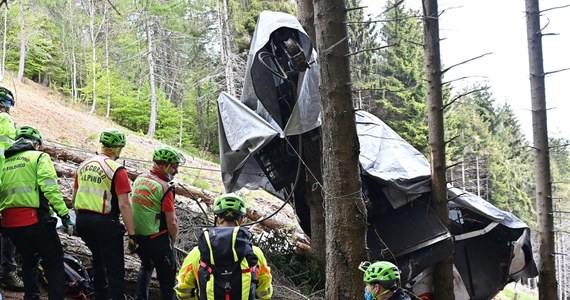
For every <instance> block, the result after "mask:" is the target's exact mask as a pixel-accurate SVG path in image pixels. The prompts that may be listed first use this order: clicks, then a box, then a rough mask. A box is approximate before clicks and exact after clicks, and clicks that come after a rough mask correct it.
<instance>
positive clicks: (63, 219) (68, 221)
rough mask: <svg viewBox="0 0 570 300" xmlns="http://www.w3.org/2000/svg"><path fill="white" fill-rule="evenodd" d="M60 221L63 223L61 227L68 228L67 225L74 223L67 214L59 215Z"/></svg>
mask: <svg viewBox="0 0 570 300" xmlns="http://www.w3.org/2000/svg"><path fill="white" fill-rule="evenodd" d="M61 223H62V224H63V227H65V228H68V227H69V226H75V223H73V221H71V218H70V217H69V215H65V216H63V217H61Z"/></svg>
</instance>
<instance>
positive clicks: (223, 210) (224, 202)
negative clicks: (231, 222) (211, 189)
mask: <svg viewBox="0 0 570 300" xmlns="http://www.w3.org/2000/svg"><path fill="white" fill-rule="evenodd" d="M245 213H246V211H245V202H244V201H243V199H242V198H241V197H240V196H238V195H236V194H225V195H221V196H219V197H218V198H216V201H214V214H215V215H218V216H221V217H223V218H227V219H237V218H238V217H240V216H245Z"/></svg>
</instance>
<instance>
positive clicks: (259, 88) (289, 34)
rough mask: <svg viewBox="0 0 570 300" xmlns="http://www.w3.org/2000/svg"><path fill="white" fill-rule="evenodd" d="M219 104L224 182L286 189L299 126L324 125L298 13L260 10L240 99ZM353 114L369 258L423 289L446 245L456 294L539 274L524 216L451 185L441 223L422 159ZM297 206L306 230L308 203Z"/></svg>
mask: <svg viewBox="0 0 570 300" xmlns="http://www.w3.org/2000/svg"><path fill="white" fill-rule="evenodd" d="M218 114H219V118H218V120H219V121H218V122H219V128H220V160H221V165H222V170H228V171H233V172H223V174H222V179H223V182H224V185H225V188H226V190H227V191H228V192H232V191H236V190H239V189H241V188H243V187H245V188H248V189H257V188H262V189H264V190H266V191H268V192H270V193H272V194H274V195H277V196H279V197H280V198H281V199H285V198H286V195H290V194H291V193H292V192H293V189H294V188H295V186H296V181H297V179H298V178H297V177H299V176H298V170H299V168H301V164H300V159H299V157H298V154H297V153H300V151H299V148H300V147H302V141H301V139H299V135H300V134H302V133H305V132H308V131H311V130H312V129H315V128H318V127H319V126H320V125H321V105H320V95H319V91H318V61H317V53H316V52H315V51H314V50H313V47H312V43H311V40H310V39H309V38H308V36H307V35H306V33H305V31H304V30H303V28H302V26H301V25H300V23H299V22H298V21H297V19H295V17H293V16H291V15H288V14H284V13H277V12H269V11H264V12H262V13H261V14H260V16H259V19H258V23H257V26H256V29H255V32H254V35H253V38H252V43H251V48H250V51H249V55H248V60H247V68H246V76H245V83H244V88H243V93H242V96H241V99H240V100H237V99H236V98H234V97H233V96H232V95H229V94H227V93H222V94H221V95H220V96H219V98H218ZM355 118H356V123H357V133H358V138H359V142H360V157H359V160H360V166H361V170H362V171H361V178H362V193H363V195H364V196H365V197H366V198H368V199H369V200H370V201H371V204H372V205H371V207H370V208H369V209H368V222H369V229H368V234H367V243H368V248H369V249H370V256H371V257H370V258H371V259H372V260H380V259H382V260H390V261H394V260H395V262H396V263H397V264H398V266H399V268H400V269H401V270H402V282H403V284H405V285H406V287H408V288H410V289H411V290H412V291H413V292H414V293H415V294H416V295H422V294H429V292H430V289H431V282H430V280H431V275H430V270H431V267H432V266H433V265H434V264H435V263H437V262H438V261H440V260H441V259H442V258H445V257H448V256H449V255H450V254H451V253H453V259H454V267H455V268H454V269H455V273H456V274H455V275H456V276H455V277H456V280H455V294H456V299H491V298H492V297H493V296H495V295H496V294H497V293H498V292H499V291H500V290H501V289H502V288H503V287H504V286H505V285H506V284H507V283H508V282H511V281H517V280H519V279H523V278H531V277H535V276H536V275H537V274H538V273H537V269H536V265H535V262H534V260H533V255H532V247H531V243H530V229H529V228H528V226H527V225H526V224H525V223H524V222H522V221H521V220H519V219H518V218H517V217H516V216H514V215H513V214H511V213H509V212H504V211H501V210H499V209H497V208H496V207H494V206H493V205H491V204H490V203H488V202H486V201H484V200H483V199H481V198H480V197H478V196H476V195H473V194H470V193H467V192H464V191H462V190H460V189H457V188H453V187H449V188H448V198H449V207H450V212H449V218H450V224H451V225H450V229H449V230H448V229H447V228H445V227H444V226H443V225H442V223H441V221H440V220H439V219H438V217H437V216H436V214H435V212H434V211H432V209H431V208H430V207H429V203H428V201H429V197H430V177H431V175H430V166H429V162H428V161H427V159H426V158H425V157H424V156H423V155H422V154H421V153H420V152H418V151H417V150H416V149H414V148H413V147H412V146H411V145H409V144H408V143H407V142H406V141H404V140H403V139H402V138H401V137H400V136H399V135H398V134H397V133H396V132H394V131H393V130H392V129H390V128H389V127H388V126H387V125H386V124H384V123H383V122H382V121H381V120H380V119H378V118H377V117H375V116H373V115H371V114H369V113H367V112H364V111H356V115H355ZM259 174H264V175H265V176H260V175H259ZM298 198H299V197H297V198H295V199H294V201H295V203H296V204H298V203H299V202H301V203H302V202H303V201H304V199H298ZM301 207H302V206H301ZM298 215H299V217H300V219H301V220H300V221H301V226H302V227H303V229H304V230H306V231H307V232H310V225H309V224H310V219H309V217H308V212H303V213H302V214H301V213H299V212H298ZM402 236H405V237H406V238H405V239H402Z"/></svg>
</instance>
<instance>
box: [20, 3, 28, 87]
mask: <svg viewBox="0 0 570 300" xmlns="http://www.w3.org/2000/svg"><path fill="white" fill-rule="evenodd" d="M27 40H28V37H27V33H26V22H25V20H24V0H20V62H19V63H18V80H19V81H20V82H23V80H24V68H25V66H26V47H27V44H28V41H27Z"/></svg>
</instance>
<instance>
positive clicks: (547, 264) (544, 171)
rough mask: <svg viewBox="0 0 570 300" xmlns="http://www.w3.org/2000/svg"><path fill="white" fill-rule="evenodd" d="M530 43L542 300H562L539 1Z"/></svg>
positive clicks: (530, 7) (533, 4) (532, 1)
mask: <svg viewBox="0 0 570 300" xmlns="http://www.w3.org/2000/svg"><path fill="white" fill-rule="evenodd" d="M525 3H526V31H527V42H528V57H529V62H528V64H529V72H530V95H531V102H532V131H533V134H532V136H533V143H534V147H533V149H534V173H535V180H536V207H537V213H538V219H537V223H538V224H537V227H538V239H539V251H538V253H539V268H538V269H539V273H538V298H539V299H540V300H547V299H548V300H554V299H558V296H557V293H556V287H557V283H556V266H555V262H554V223H553V217H552V182H551V178H550V157H549V149H548V129H547V124H546V92H545V87H544V66H543V63H542V32H541V28H540V9H539V5H538V0H525Z"/></svg>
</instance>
